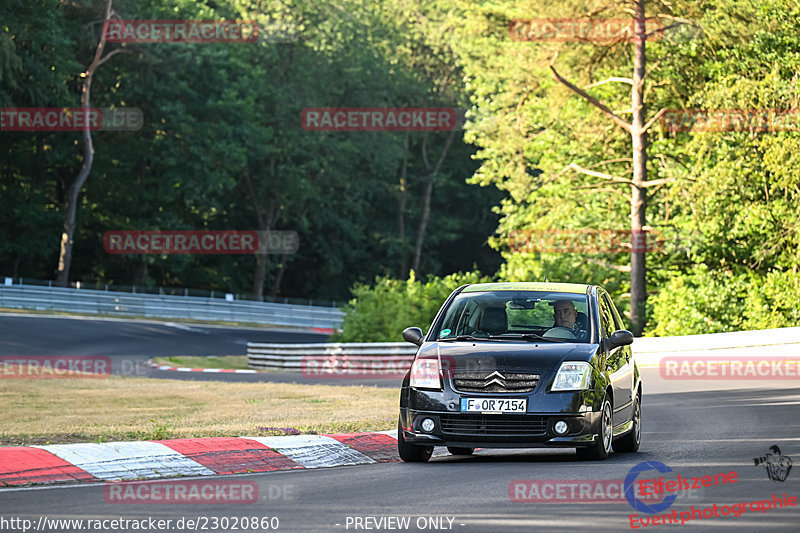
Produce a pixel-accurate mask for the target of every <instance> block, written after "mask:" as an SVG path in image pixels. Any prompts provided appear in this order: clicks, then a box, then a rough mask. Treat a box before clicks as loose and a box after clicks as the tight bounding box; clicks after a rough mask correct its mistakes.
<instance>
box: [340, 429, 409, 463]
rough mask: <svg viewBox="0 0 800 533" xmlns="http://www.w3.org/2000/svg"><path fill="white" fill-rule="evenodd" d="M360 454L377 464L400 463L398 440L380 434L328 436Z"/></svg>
mask: <svg viewBox="0 0 800 533" xmlns="http://www.w3.org/2000/svg"><path fill="white" fill-rule="evenodd" d="M328 436H329V437H331V438H332V439H336V440H338V441H339V442H341V443H342V444H345V445H347V446H349V447H351V448H353V449H354V450H356V451H357V452H359V453H362V454H364V455H366V456H367V457H369V458H370V459H372V460H373V461H375V462H376V463H388V462H392V461H399V460H400V456H399V455H397V439H395V438H392V437H390V436H389V435H383V434H379V433H348V434H335V435H328Z"/></svg>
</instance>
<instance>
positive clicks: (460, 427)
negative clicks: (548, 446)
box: [441, 415, 547, 437]
mask: <svg viewBox="0 0 800 533" xmlns="http://www.w3.org/2000/svg"><path fill="white" fill-rule="evenodd" d="M441 422H442V432H444V433H451V434H455V435H487V436H518V437H526V436H535V435H544V434H545V431H546V429H547V417H545V416H522V415H491V416H487V415H441Z"/></svg>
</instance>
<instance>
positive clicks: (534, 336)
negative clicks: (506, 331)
mask: <svg viewBox="0 0 800 533" xmlns="http://www.w3.org/2000/svg"><path fill="white" fill-rule="evenodd" d="M505 338H507V339H525V340H526V341H545V342H566V341H567V339H559V338H558V337H543V336H541V335H537V334H535V333H522V334H520V335H514V336H513V337H505Z"/></svg>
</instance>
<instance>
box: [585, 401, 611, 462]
mask: <svg viewBox="0 0 800 533" xmlns="http://www.w3.org/2000/svg"><path fill="white" fill-rule="evenodd" d="M600 412H601V414H600V434H599V435H598V439H597V442H595V443H594V444H593V445H592V446H589V447H588V448H577V450H576V451H577V453H578V457H579V458H581V459H588V460H590V461H596V460H599V459H605V458H606V457H608V456H609V454H610V453H611V440H612V434H613V431H614V426H613V425H612V423H611V420H612V419H611V413H612V411H611V401H610V400H609V399H608V396H606V397H605V398H603V409H602V410H601V411H600Z"/></svg>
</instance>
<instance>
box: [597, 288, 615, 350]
mask: <svg viewBox="0 0 800 533" xmlns="http://www.w3.org/2000/svg"><path fill="white" fill-rule="evenodd" d="M600 333H602V335H603V338H604V339H607V338H609V337H610V336H611V334H612V333H614V315H613V313H612V312H611V306H610V305H609V304H608V299H607V298H606V295H605V294H603V295H602V296H601V297H600Z"/></svg>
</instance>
